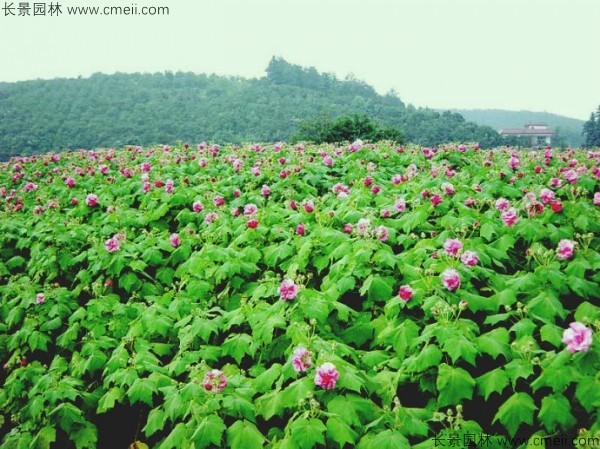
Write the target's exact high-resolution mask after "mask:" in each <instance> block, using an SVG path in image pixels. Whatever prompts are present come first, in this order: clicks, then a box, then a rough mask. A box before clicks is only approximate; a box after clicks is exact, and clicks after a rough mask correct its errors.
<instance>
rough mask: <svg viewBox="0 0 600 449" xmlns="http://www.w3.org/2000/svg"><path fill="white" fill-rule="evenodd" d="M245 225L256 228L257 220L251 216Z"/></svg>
mask: <svg viewBox="0 0 600 449" xmlns="http://www.w3.org/2000/svg"><path fill="white" fill-rule="evenodd" d="M246 226H247V227H248V228H250V229H256V228H258V220H257V219H256V218H251V219H250V220H248V222H247V223H246Z"/></svg>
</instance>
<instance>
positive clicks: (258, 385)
mask: <svg viewBox="0 0 600 449" xmlns="http://www.w3.org/2000/svg"><path fill="white" fill-rule="evenodd" d="M281 372H282V366H281V364H279V363H274V364H273V365H271V366H270V367H269V369H268V370H266V371H263V372H262V373H261V374H259V375H258V376H257V377H256V379H254V382H253V386H254V389H255V390H256V391H258V392H260V393H266V392H267V391H269V390H270V389H271V387H272V386H273V383H274V382H275V380H277V379H278V378H279V376H281Z"/></svg>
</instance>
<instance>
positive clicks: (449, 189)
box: [442, 182, 455, 195]
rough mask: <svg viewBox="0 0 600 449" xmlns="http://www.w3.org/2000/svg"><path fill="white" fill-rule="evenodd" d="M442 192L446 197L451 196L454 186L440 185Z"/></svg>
mask: <svg viewBox="0 0 600 449" xmlns="http://www.w3.org/2000/svg"><path fill="white" fill-rule="evenodd" d="M442 190H443V191H444V193H445V194H446V195H452V194H454V192H455V189H454V186H453V185H452V184H451V183H449V182H444V183H442Z"/></svg>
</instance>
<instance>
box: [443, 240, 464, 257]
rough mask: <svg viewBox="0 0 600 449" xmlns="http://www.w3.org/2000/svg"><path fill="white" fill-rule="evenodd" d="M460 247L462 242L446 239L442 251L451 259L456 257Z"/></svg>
mask: <svg viewBox="0 0 600 449" xmlns="http://www.w3.org/2000/svg"><path fill="white" fill-rule="evenodd" d="M462 247H463V245H462V242H461V241H460V240H458V239H448V240H446V242H445V243H444V251H446V254H448V255H449V256H452V257H458V253H460V251H461V250H462Z"/></svg>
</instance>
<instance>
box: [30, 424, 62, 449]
mask: <svg viewBox="0 0 600 449" xmlns="http://www.w3.org/2000/svg"><path fill="white" fill-rule="evenodd" d="M55 441H56V429H55V428H54V427H50V426H46V427H42V428H41V429H40V431H39V432H38V433H37V435H36V436H35V438H34V439H33V441H32V442H31V446H30V447H31V448H32V449H50V445H51V444H52V443H54V442H55Z"/></svg>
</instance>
